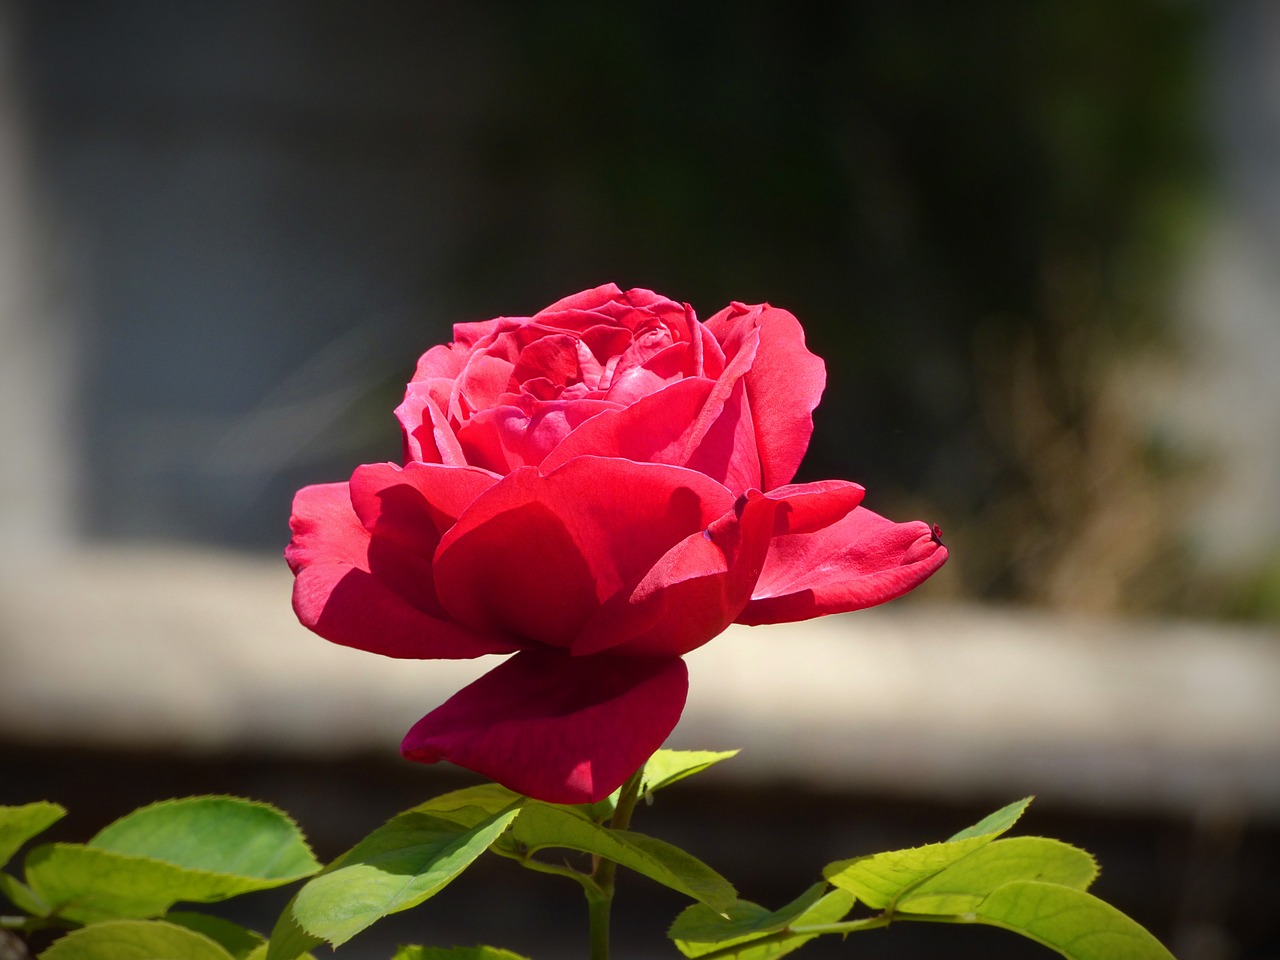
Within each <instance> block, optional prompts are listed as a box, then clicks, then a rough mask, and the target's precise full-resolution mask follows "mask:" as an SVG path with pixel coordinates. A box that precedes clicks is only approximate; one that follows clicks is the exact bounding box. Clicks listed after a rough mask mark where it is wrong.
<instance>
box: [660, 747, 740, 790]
mask: <svg viewBox="0 0 1280 960" xmlns="http://www.w3.org/2000/svg"><path fill="white" fill-rule="evenodd" d="M737 755H738V751H737V750H719V751H716V750H659V751H658V752H657V753H655V754H654V755H653V756H652V757H650V758H649V762H648V763H646V764H645V765H644V779H643V781H642V783H641V788H640V789H641V792H642V793H644V794H645V795H646V796H648V795H650V794H652V793H653V792H654V791H655V790H661V789H662V788H663V787H669V786H671V784H673V783H676V782H677V781H679V780H683V779H684V778H685V777H691V776H693V775H694V774H695V773H701V772H702V771H703V770H706V769H707V768H708V767H710V766H713V765H714V764H717V763H719V762H720V761H721V760H728V759H729V758H730V757H736V756H737Z"/></svg>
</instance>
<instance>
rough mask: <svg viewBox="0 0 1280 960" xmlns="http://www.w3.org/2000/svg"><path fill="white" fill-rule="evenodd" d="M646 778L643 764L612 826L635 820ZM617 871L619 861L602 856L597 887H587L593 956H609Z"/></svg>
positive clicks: (594, 959)
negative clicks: (614, 881) (633, 813)
mask: <svg viewBox="0 0 1280 960" xmlns="http://www.w3.org/2000/svg"><path fill="white" fill-rule="evenodd" d="M643 779H644V766H643V764H642V765H641V767H640V769H639V770H637V771H636V772H635V773H633V774H632V775H631V776H630V777H629V778H628V779H627V782H626V783H624V784H623V785H622V792H621V793H619V795H618V805H617V806H616V807H615V808H614V812H613V818H612V819H611V820H610V821H609V826H610V827H611V828H612V829H614V830H625V829H627V827H628V826H629V825H630V824H631V811H633V810H634V809H635V807H636V801H637V800H639V799H640V783H641V781H642V780H643ZM617 872H618V865H617V864H616V863H614V862H613V861H612V860H605V859H603V858H600V859H598V860H597V861H596V864H595V869H594V870H593V871H592V873H591V879H592V880H594V881H595V890H592V889H591V888H588V891H587V909H588V911H589V912H588V916H589V917H590V919H591V960H609V908H610V907H611V906H613V880H614V876H615V875H616V874H617Z"/></svg>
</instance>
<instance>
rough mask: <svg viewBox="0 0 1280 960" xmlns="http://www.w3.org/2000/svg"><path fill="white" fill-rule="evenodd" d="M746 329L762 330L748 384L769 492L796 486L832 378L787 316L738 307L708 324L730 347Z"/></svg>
mask: <svg viewBox="0 0 1280 960" xmlns="http://www.w3.org/2000/svg"><path fill="white" fill-rule="evenodd" d="M743 323H752V324H759V327H760V345H759V347H758V349H757V350H756V356H755V360H754V362H753V363H752V364H751V370H750V372H749V373H748V374H747V375H746V381H747V397H748V399H749V401H750V403H751V409H752V411H754V413H755V431H756V443H757V446H758V448H759V451H760V467H761V471H762V473H763V477H764V482H763V486H764V489H766V490H770V489H772V488H773V487H777V486H780V485H781V484H784V483H788V482H790V480H791V478H792V477H794V476H795V474H796V470H797V469H798V468H799V466H800V461H801V460H803V459H804V454H805V451H806V450H808V448H809V438H810V436H812V435H813V408H814V407H816V406H817V405H818V401H819V400H820V399H821V398H822V389H823V387H825V386H826V383H827V372H826V366H825V365H824V364H823V362H822V360H821V359H820V358H819V357H816V356H814V355H813V354H812V353H810V352H809V351H808V350H807V349H806V348H805V345H804V330H803V329H802V328H801V326H800V321H799V320H797V319H796V318H795V316H794V315H792V314H791V313H788V312H787V311H786V310H779V309H777V308H776V307H771V306H769V305H768V304H759V305H757V306H752V307H748V306H746V305H744V304H741V303H734V304H731V305H730V306H728V307H726V308H725V309H723V310H721V311H720V312H719V313H717V314H716V315H715V316H714V317H711V318H710V319H708V320H707V327H708V328H709V329H710V330H711V331H712V332H713V333H714V334H715V335H716V339H717V340H719V341H720V342H721V343H726V342H727V341H728V339H729V337H730V336H731V335H732V333H733V331H734V328H735V327H737V326H738V325H740V324H743Z"/></svg>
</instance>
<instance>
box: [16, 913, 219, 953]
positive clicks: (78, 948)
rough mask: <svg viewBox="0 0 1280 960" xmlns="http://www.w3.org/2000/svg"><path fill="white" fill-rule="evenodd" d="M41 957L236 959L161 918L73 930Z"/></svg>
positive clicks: (200, 936) (204, 939)
mask: <svg viewBox="0 0 1280 960" xmlns="http://www.w3.org/2000/svg"><path fill="white" fill-rule="evenodd" d="M39 960H234V958H233V957H232V956H231V954H229V953H227V951H226V950H223V949H222V947H220V946H218V945H217V944H216V943H214V942H213V941H212V940H210V939H209V938H208V937H206V936H204V935H203V934H199V933H196V932H195V931H194V930H189V929H187V928H186V927H180V926H178V925H177V924H173V923H165V922H164V921H162V920H112V921H109V922H107V923H95V924H93V925H91V926H88V927H83V928H82V929H80V930H73V931H72V932H71V933H69V934H67V935H66V936H65V937H63V938H62V939H61V940H57V941H55V942H54V944H53V946H51V947H50V948H49V949H48V950H46V951H44V953H42V954H40V958H39Z"/></svg>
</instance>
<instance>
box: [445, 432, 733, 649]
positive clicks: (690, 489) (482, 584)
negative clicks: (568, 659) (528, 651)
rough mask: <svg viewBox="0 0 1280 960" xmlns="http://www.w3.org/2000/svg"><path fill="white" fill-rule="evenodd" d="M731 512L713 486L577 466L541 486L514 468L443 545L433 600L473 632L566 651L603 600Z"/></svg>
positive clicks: (668, 474) (666, 472)
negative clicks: (512, 636)
mask: <svg viewBox="0 0 1280 960" xmlns="http://www.w3.org/2000/svg"><path fill="white" fill-rule="evenodd" d="M732 501H733V497H732V494H730V493H729V491H728V490H726V489H725V488H724V487H722V486H721V485H720V484H718V483H716V482H715V481H714V480H710V479H708V478H707V477H704V476H702V475H701V474H697V473H694V472H692V471H690V470H683V469H680V468H678V467H669V466H666V465H663V464H647V463H634V462H632V461H630V460H616V459H607V458H602V457H578V458H575V459H573V460H571V461H570V462H569V463H567V464H565V465H564V466H563V467H561V468H560V469H558V470H555V471H553V472H552V473H550V474H547V475H546V476H543V475H541V474H539V473H538V471H537V470H536V469H534V468H531V467H522V468H520V469H518V470H516V471H513V472H512V473H511V474H509V475H508V476H507V477H505V478H503V479H502V480H501V481H500V482H499V483H497V484H495V485H494V486H493V487H491V488H490V489H489V490H487V491H486V492H485V493H484V494H482V495H481V496H480V497H478V498H477V499H476V501H475V503H473V504H472V505H471V506H470V507H469V508H468V509H467V510H466V512H465V513H463V515H462V516H461V517H460V518H459V519H458V522H457V523H456V524H455V525H454V526H453V528H452V529H451V530H449V532H448V533H446V534H445V536H444V537H443V539H442V540H441V542H440V546H439V548H438V549H437V551H436V558H435V565H434V570H435V577H436V589H437V591H438V593H439V596H440V600H441V602H442V603H443V604H444V606H445V608H446V609H447V610H449V612H450V613H452V614H453V616H454V617H456V618H457V619H458V621H459V622H461V623H466V624H469V625H471V626H472V627H474V628H475V629H477V630H481V631H485V630H493V631H496V632H501V633H513V634H515V635H518V636H522V637H526V638H528V639H530V640H534V641H538V642H541V643H546V644H552V645H556V646H568V645H569V644H571V643H572V642H573V641H574V639H575V638H576V636H577V634H578V632H579V630H580V629H581V628H582V625H583V624H584V623H586V621H587V619H588V618H589V617H591V616H592V615H593V614H594V612H595V610H596V608H597V607H598V606H599V604H600V603H601V602H602V601H603V600H605V599H606V598H608V597H609V596H611V595H612V594H614V593H616V592H617V591H618V590H619V589H621V588H623V587H624V586H627V587H629V586H630V585H631V584H633V583H634V582H635V581H636V580H637V579H639V577H640V576H642V575H643V573H644V572H645V571H647V570H648V569H649V568H650V567H651V566H652V565H653V564H654V562H656V561H657V559H658V558H659V557H661V556H662V555H663V553H665V552H666V551H667V550H668V549H669V548H670V547H671V545H672V544H674V543H677V542H679V541H680V540H682V539H684V538H685V537H687V536H688V535H689V534H691V533H693V532H696V531H698V530H701V529H703V528H704V527H706V526H707V525H708V524H709V523H710V522H711V521H712V520H714V519H715V518H716V517H718V516H721V515H722V514H723V513H724V512H725V511H726V510H727V509H728V508H729V506H730V504H731V503H732Z"/></svg>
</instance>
